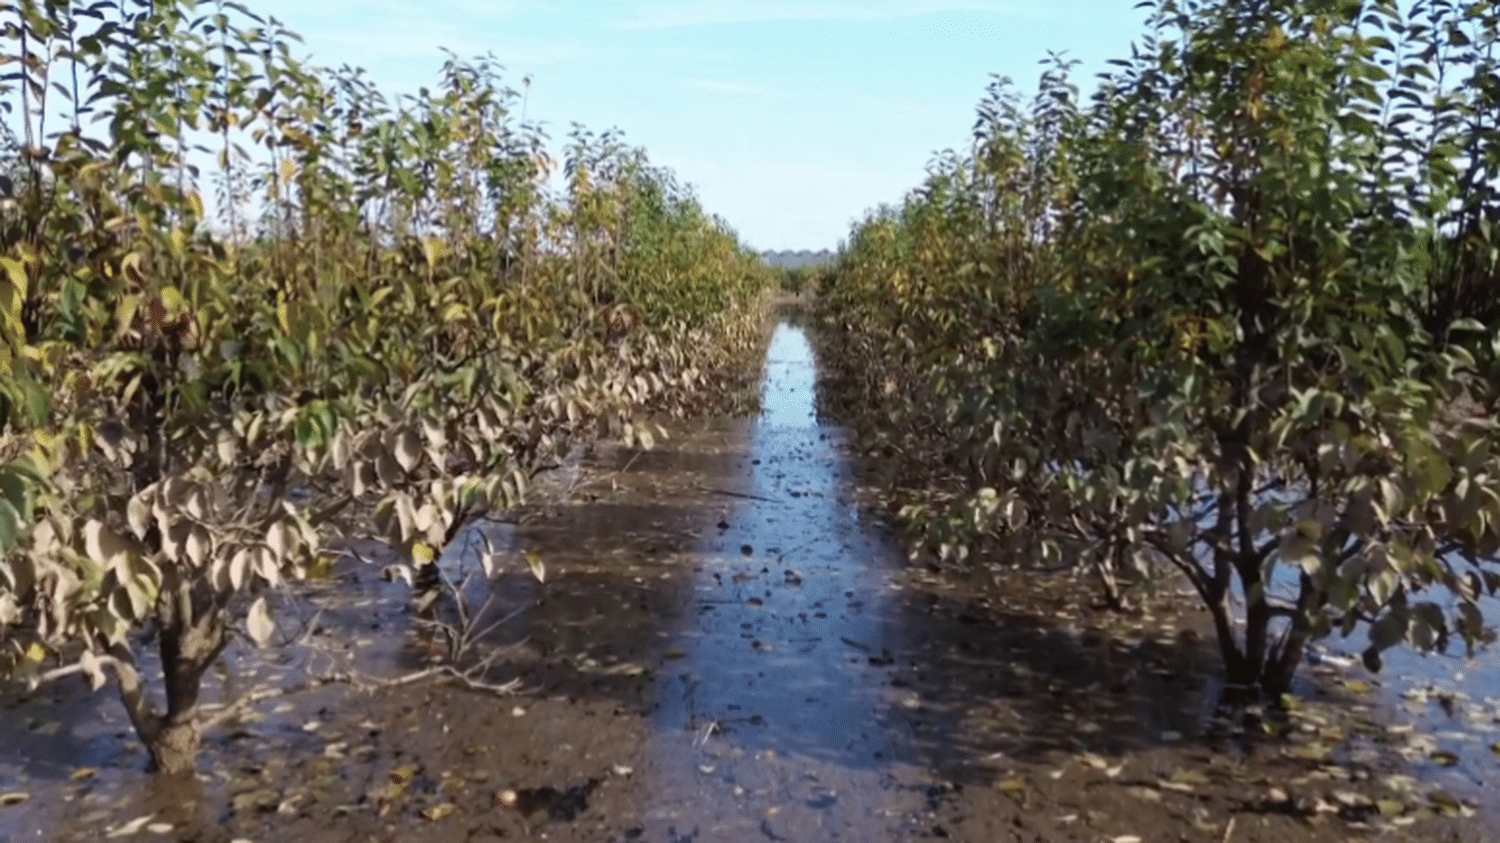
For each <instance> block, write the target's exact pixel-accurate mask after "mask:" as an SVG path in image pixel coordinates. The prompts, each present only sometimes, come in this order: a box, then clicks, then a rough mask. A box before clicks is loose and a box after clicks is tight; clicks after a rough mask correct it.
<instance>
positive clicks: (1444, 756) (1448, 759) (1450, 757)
mask: <svg viewBox="0 0 1500 843" xmlns="http://www.w3.org/2000/svg"><path fill="white" fill-rule="evenodd" d="M1429 757H1430V758H1431V759H1432V760H1433V761H1435V762H1437V763H1438V764H1441V765H1442V766H1444V767H1452V766H1455V765H1456V764H1458V756H1457V755H1455V754H1454V753H1452V752H1449V751H1448V750H1446V749H1439V750H1437V751H1436V752H1434V753H1432V755H1431V756H1429Z"/></svg>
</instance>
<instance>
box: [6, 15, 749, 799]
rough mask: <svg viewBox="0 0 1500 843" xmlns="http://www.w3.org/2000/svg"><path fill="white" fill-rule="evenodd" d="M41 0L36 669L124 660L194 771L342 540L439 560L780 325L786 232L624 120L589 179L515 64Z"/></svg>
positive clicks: (24, 566) (18, 574) (16, 487)
mask: <svg viewBox="0 0 1500 843" xmlns="http://www.w3.org/2000/svg"><path fill="white" fill-rule="evenodd" d="M7 14H8V15H10V17H8V18H7V19H6V20H5V21H4V27H5V38H6V43H7V44H8V45H9V46H8V48H7V55H6V56H5V61H6V64H7V66H8V67H9V68H10V70H9V71H8V73H9V75H8V76H7V77H6V82H5V91H6V93H7V96H9V97H10V98H11V101H8V102H6V103H5V105H6V106H7V107H8V108H10V107H12V106H14V110H13V111H12V114H14V115H19V117H20V122H21V124H22V126H23V128H22V131H21V137H19V138H12V139H11V140H12V143H11V146H10V148H9V150H8V154H7V155H6V161H7V162H8V164H9V167H8V172H7V173H6V181H5V183H4V185H0V187H4V188H5V193H6V194H7V195H6V196H5V198H4V202H3V206H0V247H3V248H0V267H3V270H4V271H3V272H0V330H3V334H0V558H3V562H0V673H5V674H9V675H11V676H13V677H19V678H21V679H24V680H27V681H29V682H33V683H35V682H39V681H43V680H45V679H49V678H56V677H59V676H64V675H68V674H70V673H82V674H84V675H86V676H88V677H89V678H90V679H91V681H93V682H94V683H95V684H96V686H97V685H99V684H102V683H104V682H106V681H108V680H109V679H111V678H112V679H113V681H114V682H115V683H116V685H117V687H118V689H119V691H120V694H121V698H122V699H123V701H124V703H125V706H126V708H127V710H128V711H129V714H130V717H131V719H132V722H133V723H134V725H135V728H136V730H137V731H138V732H139V734H140V736H141V738H142V740H143V742H144V744H145V745H146V746H147V748H148V749H149V751H150V754H151V757H152V759H153V761H154V762H155V764H156V765H157V766H158V767H159V768H160V769H162V770H166V771H173V772H175V771H182V770H186V769H190V768H191V766H192V764H193V759H194V756H195V752H196V748H197V746H198V743H199V737H200V735H201V732H202V730H203V728H204V727H205V725H206V724H208V723H210V722H212V720H213V718H211V717H208V716H207V715H206V713H205V710H204V708H203V707H202V706H200V704H199V696H200V688H201V684H202V678H203V675H204V673H205V671H206V670H207V669H208V668H209V667H210V666H211V665H212V664H214V663H215V661H216V660H217V659H218V658H219V656H220V655H221V653H222V652H223V651H224V648H225V647H226V645H227V644H228V643H229V641H230V640H231V638H232V637H233V636H234V635H235V634H236V633H237V631H241V630H242V631H244V632H247V633H248V634H249V636H250V637H252V638H253V639H255V640H256V641H257V642H262V643H263V642H265V641H266V640H267V639H268V638H269V636H270V634H271V632H272V629H273V621H272V619H271V617H270V615H269V613H268V611H267V608H266V605H267V604H266V602H265V597H264V592H265V590H266V589H268V588H270V587H273V586H276V585H278V584H280V583H282V582H284V581H287V580H292V579H296V578H299V577H302V576H304V575H305V574H306V573H307V571H308V569H309V567H310V566H311V565H313V564H314V563H315V562H316V561H317V559H318V558H319V557H320V556H322V555H324V554H327V553H329V552H330V551H329V550H328V548H329V547H330V546H331V544H332V543H333V540H334V539H337V538H339V537H341V536H347V535H348V534H349V533H350V532H351V531H366V530H373V531H375V533H376V534H377V535H378V536H380V537H382V538H383V539H384V540H385V541H387V542H389V544H390V545H392V546H393V547H394V548H396V549H397V550H398V551H399V552H400V554H401V555H402V556H403V557H404V558H406V559H408V560H410V562H411V563H412V565H414V566H417V567H418V568H420V567H422V566H424V565H431V564H433V562H434V560H435V559H436V557H437V556H438V555H439V554H440V553H441V552H442V549H443V548H444V546H445V545H447V544H448V543H449V542H451V541H452V540H453V539H454V538H455V536H456V535H457V534H458V532H459V531H460V530H461V529H462V528H463V527H464V525H465V524H467V523H469V522H471V521H472V520H473V519H474V518H475V517H477V516H480V515H483V514H484V513H486V512H487V511H490V510H492V509H495V508H502V507H506V506H509V505H511V504H513V503H514V502H516V501H517V500H518V499H519V497H520V496H521V495H522V494H523V493H524V490H525V487H526V482H527V480H528V479H529V478H530V477H531V476H533V474H534V473H535V472H536V471H537V470H539V469H540V468H541V467H543V466H545V465H547V464H549V463H551V462H553V461H555V460H557V458H558V457H559V455H561V454H563V453H566V452H567V451H568V450H569V449H570V448H571V447H573V446H574V445H576V444H577V443H579V442H580V441H584V440H588V439H589V438H591V437H595V436H600V435H609V436H616V437H620V438H622V439H623V440H625V441H626V442H627V443H636V442H645V443H646V444H648V445H649V443H650V441H651V435H650V433H649V428H648V427H646V426H644V425H639V424H637V423H635V422H634V421H633V420H634V419H635V418H637V417H638V414H639V413H640V412H642V411H647V410H650V411H677V412H681V411H683V410H684V409H686V408H688V407H689V406H690V404H689V401H690V399H693V398H694V396H699V397H701V394H702V393H703V392H704V391H711V389H712V386H713V384H715V383H719V382H721V380H720V379H718V378H711V377H710V375H711V374H712V373H713V372H714V371H715V370H716V369H718V368H719V367H722V366H727V365H730V363H731V362H732V361H733V360H734V359H735V358H736V357H737V356H738V355H739V353H741V349H742V348H743V346H744V345H745V344H746V343H747V342H752V341H753V337H754V335H755V333H756V331H757V328H758V324H757V322H756V320H755V318H754V309H755V308H756V306H757V302H758V301H759V296H760V293H761V291H762V290H763V289H764V288H765V287H766V286H767V284H769V283H771V282H772V281H773V279H772V277H771V275H770V273H769V272H768V271H767V270H766V269H765V267H764V266H763V265H762V263H761V262H760V260H759V258H758V257H757V256H755V255H754V254H753V253H751V252H749V251H748V250H746V249H745V248H743V247H742V246H741V244H740V243H739V242H738V240H737V239H736V237H735V235H734V234H733V232H731V231H730V230H729V229H727V227H725V226H724V225H723V224H722V222H720V221H719V220H717V219H715V218H712V217H710V216H707V215H706V214H705V213H704V212H703V211H702V209H701V207H700V206H699V204H698V202H697V201H696V199H695V198H694V197H693V195H692V193H691V192H690V191H689V190H687V189H685V188H684V187H682V186H681V185H679V184H678V183H677V182H676V181H675V180H674V179H673V177H672V175H671V173H669V172H667V171H665V170H662V169H660V168H656V167H653V166H651V165H650V163H649V162H648V161H647V159H646V157H645V155H644V154H643V153H642V152H641V151H640V150H637V149H632V148H629V147H628V146H626V145H624V144H623V143H622V141H621V139H620V138H619V136H618V135H617V134H616V133H613V132H610V133H605V134H602V135H596V134H593V133H590V132H588V131H586V130H584V129H583V128H581V127H577V126H575V127H574V130H573V131H572V132H571V133H570V136H569V140H568V143H567V144H566V154H565V160H564V162H563V166H564V168H565V173H564V175H565V176H566V189H565V191H563V192H562V194H561V195H554V192H553V191H550V190H549V189H548V187H547V185H548V179H549V176H550V174H551V170H552V168H553V167H554V166H555V163H554V161H553V159H552V158H550V157H549V156H548V155H547V152H546V144H547V139H546V137H545V135H544V134H543V132H542V131H541V130H540V129H539V128H538V127H537V126H535V125H531V124H527V123H525V122H524V121H521V120H518V119H517V117H516V116H515V112H516V110H517V105H518V100H519V98H520V94H519V92H517V91H515V90H512V89H510V88H508V87H506V86H504V85H503V84H502V82H501V79H500V76H499V68H498V67H497V66H496V65H495V64H494V62H493V60H492V59H489V58H482V59H477V60H475V61H472V62H467V61H461V60H459V59H457V58H455V57H453V56H451V55H450V56H449V57H448V60H447V61H446V63H445V64H444V65H443V69H442V74H441V80H440V83H439V84H438V86H437V87H436V88H435V89H433V90H429V89H426V88H424V89H422V91H421V93H420V95H418V96H416V97H410V98H403V99H402V100H400V101H397V102H392V101H390V100H388V99H387V98H386V97H385V96H384V95H382V94H381V92H380V91H379V90H378V89H376V88H375V87H374V86H372V85H371V84H370V83H369V81H368V80H367V79H366V78H365V77H364V75H363V74H362V73H361V72H360V71H358V70H352V69H349V68H347V67H346V68H343V69H340V70H327V69H318V68H313V67H311V66H309V65H307V64H305V63H303V62H301V61H298V60H296V59H295V58H294V57H293V54H292V43H293V42H294V41H295V40H296V39H295V36H294V35H292V34H291V33H288V32H286V31H284V30H282V29H281V28H280V27H279V26H278V25H277V24H276V23H275V21H274V20H269V21H268V20H265V19H262V18H260V17H258V16H256V15H255V14H253V13H252V12H251V11H250V10H248V9H246V8H245V7H243V6H241V5H239V4H236V3H232V2H216V3H213V4H211V5H209V6H208V7H199V6H197V5H195V4H194V3H193V2H191V0H103V1H102V2H91V3H85V2H77V0H26V2H22V3H20V4H18V5H11V6H10V7H9V11H8V12H7ZM58 115H62V117H61V118H59V117H58ZM59 119H61V121H62V123H63V124H64V125H63V126H62V128H61V129H60V130H58V129H55V128H51V126H50V125H49V121H52V123H53V124H55V123H56V122H57V121H58V120H59ZM94 126H102V127H103V128H102V130H101V131H97V132H95V131H93V129H92V127H94ZM49 128H50V129H51V130H50V131H49ZM252 148H258V149H259V151H258V152H255V153H252V152H251V151H250V150H251V149H252ZM206 155H213V156H216V157H217V168H216V169H213V170H212V172H211V173H203V172H199V171H198V169H197V168H196V167H195V166H194V162H195V160H196V158H197V157H201V156H206ZM210 185H212V186H213V191H212V194H213V195H212V198H211V200H210V199H205V194H204V192H203V191H204V190H206V189H207V188H208V187H209V186H210ZM215 207H216V208H217V214H215V213H213V211H212V210H211V209H213V208H215ZM215 216H216V217H217V219H216V220H214V221H215V222H216V223H217V229H218V230H217V231H216V230H215V226H210V225H209V222H210V221H211V218H214V217H215ZM294 493H298V494H294ZM143 626H149V627H152V628H154V630H155V632H156V638H155V640H156V641H157V642H158V645H157V646H158V648H159V650H160V655H161V667H162V670H163V672H164V675H163V677H162V680H163V683H162V684H163V685H164V694H165V696H164V699H163V700H162V701H160V702H157V701H156V700H155V699H153V698H154V697H155V696H156V693H155V692H154V686H155V685H156V682H155V680H154V679H153V678H152V677H149V676H143V675H142V670H141V668H140V667H139V665H140V664H141V662H139V661H138V659H137V655H138V653H139V649H138V648H139V646H140V639H139V638H138V637H136V636H135V635H134V634H133V631H135V630H138V629H140V628H141V627H143Z"/></svg>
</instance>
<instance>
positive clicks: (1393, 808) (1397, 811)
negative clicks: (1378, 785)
mask: <svg viewBox="0 0 1500 843" xmlns="http://www.w3.org/2000/svg"><path fill="white" fill-rule="evenodd" d="M1375 810H1377V811H1379V812H1380V815H1381V816H1382V817H1399V816H1401V814H1402V813H1404V812H1405V810H1406V808H1405V807H1404V806H1403V805H1402V804H1401V803H1400V802H1399V801H1397V800H1395V799H1377V800H1375Z"/></svg>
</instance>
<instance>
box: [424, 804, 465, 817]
mask: <svg viewBox="0 0 1500 843" xmlns="http://www.w3.org/2000/svg"><path fill="white" fill-rule="evenodd" d="M456 807H457V806H455V805H454V804H453V803H452V802H440V803H438V804H436V805H433V806H432V807H431V808H427V809H424V810H423V811H422V819H424V820H427V821H428V822H437V821H438V820H440V819H442V818H443V817H446V816H448V815H449V814H451V813H453V811H454V809H455V808H456Z"/></svg>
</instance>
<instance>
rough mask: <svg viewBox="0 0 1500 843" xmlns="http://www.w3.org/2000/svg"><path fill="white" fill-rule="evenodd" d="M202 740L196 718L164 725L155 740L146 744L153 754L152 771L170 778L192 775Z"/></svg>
mask: <svg viewBox="0 0 1500 843" xmlns="http://www.w3.org/2000/svg"><path fill="white" fill-rule="evenodd" d="M201 740H202V733H201V732H200V731H199V729H198V721H197V717H196V716H194V717H191V718H188V719H187V720H184V721H181V722H175V723H172V722H164V723H162V725H161V728H159V729H158V730H157V732H156V735H155V736H154V738H153V739H152V740H151V741H150V742H148V743H147V744H146V751H147V752H149V753H151V769H152V771H153V772H158V773H165V774H166V775H169V776H180V775H188V774H190V773H192V772H193V769H194V767H195V766H196V763H197V759H198V745H199V743H201Z"/></svg>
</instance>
